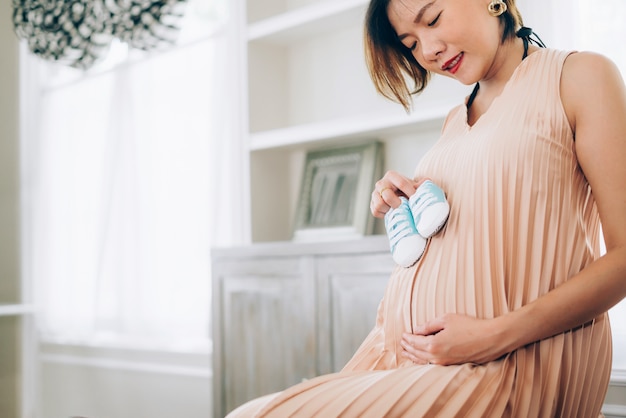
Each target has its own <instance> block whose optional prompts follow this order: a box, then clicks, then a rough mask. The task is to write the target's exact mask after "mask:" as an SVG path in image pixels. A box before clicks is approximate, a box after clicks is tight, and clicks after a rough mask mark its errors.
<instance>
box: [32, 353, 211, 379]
mask: <svg viewBox="0 0 626 418" xmlns="http://www.w3.org/2000/svg"><path fill="white" fill-rule="evenodd" d="M39 358H40V359H41V361H42V362H45V363H55V364H66V365H71V366H83V367H94V368H99V369H110V370H123V371H132V372H140V373H157V374H168V375H176V376H185V377H199V378H206V379H210V378H211V377H213V373H212V372H211V370H210V369H207V368H201V367H189V366H173V365H163V364H158V363H143V362H135V361H126V360H119V359H110V358H102V357H99V358H98V357H96V358H85V357H78V356H72V355H64V354H42V355H40V357H39Z"/></svg>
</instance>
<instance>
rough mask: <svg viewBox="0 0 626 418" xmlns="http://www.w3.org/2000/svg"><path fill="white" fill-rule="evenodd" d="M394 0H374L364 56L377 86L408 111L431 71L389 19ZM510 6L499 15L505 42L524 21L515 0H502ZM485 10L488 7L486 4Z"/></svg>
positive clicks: (372, 0)
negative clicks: (392, 0)
mask: <svg viewBox="0 0 626 418" xmlns="http://www.w3.org/2000/svg"><path fill="white" fill-rule="evenodd" d="M390 1H391V0H371V1H370V3H369V7H368V9H367V14H366V16H365V34H364V36H365V60H366V63H367V68H368V71H369V73H370V77H371V78H372V81H373V82H374V86H375V87H376V90H377V91H378V92H379V93H380V94H382V95H383V96H385V97H386V98H388V99H390V100H393V101H395V102H398V103H400V104H401V105H402V106H403V107H404V108H405V110H406V111H407V112H408V111H409V110H410V108H411V101H412V97H411V96H412V95H414V94H418V93H420V92H421V91H422V90H424V88H425V87H426V85H427V84H428V80H429V79H430V73H429V72H428V71H426V70H425V69H424V68H422V66H421V65H419V64H418V63H417V60H416V59H415V57H414V56H413V54H412V52H411V50H410V49H409V48H407V47H406V46H404V45H403V44H402V42H400V40H399V39H398V36H397V34H396V32H395V30H394V29H393V27H392V26H391V23H390V22H389V18H388V16H387V8H388V6H389V2H390ZM503 1H504V2H505V3H506V4H507V6H508V8H507V11H506V12H505V13H503V14H502V15H501V16H500V17H499V19H500V25H501V26H502V28H503V31H502V40H501V41H502V43H504V42H505V41H506V40H507V39H510V38H513V37H515V33H516V31H517V29H518V28H519V27H521V26H522V25H523V22H522V16H521V14H520V12H519V10H518V8H517V6H516V5H515V0H503ZM485 13H488V12H487V9H486V8H485Z"/></svg>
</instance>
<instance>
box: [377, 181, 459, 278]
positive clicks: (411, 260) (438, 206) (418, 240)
mask: <svg viewBox="0 0 626 418" xmlns="http://www.w3.org/2000/svg"><path fill="white" fill-rule="evenodd" d="M400 200H401V201H402V203H401V204H400V206H398V207H397V208H395V209H393V208H392V209H391V210H389V211H388V212H387V214H386V215H385V229H386V230H387V237H388V238H389V246H390V248H391V255H392V257H393V260H394V261H395V262H396V263H398V265H400V266H402V267H411V266H412V265H413V264H415V263H416V262H417V261H418V260H419V259H420V258H421V257H422V254H424V250H425V249H426V243H427V240H428V238H430V237H432V236H433V235H435V234H436V233H437V232H439V231H440V230H441V228H442V227H443V226H444V225H445V223H446V221H447V220H448V216H449V214H450V205H449V204H448V201H447V200H446V196H445V193H444V192H443V190H441V189H440V188H439V186H437V185H436V184H435V183H433V182H432V181H430V180H426V181H425V182H423V183H422V184H421V185H420V186H419V187H418V188H417V190H416V191H415V193H414V194H413V196H411V197H410V198H408V199H407V198H406V197H400Z"/></svg>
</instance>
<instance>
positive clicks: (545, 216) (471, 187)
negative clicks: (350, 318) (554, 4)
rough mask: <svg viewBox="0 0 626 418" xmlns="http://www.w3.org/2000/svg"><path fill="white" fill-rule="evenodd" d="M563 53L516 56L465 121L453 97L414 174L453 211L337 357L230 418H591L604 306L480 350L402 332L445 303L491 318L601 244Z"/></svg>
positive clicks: (605, 359) (607, 339)
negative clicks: (415, 348) (583, 320)
mask: <svg viewBox="0 0 626 418" xmlns="http://www.w3.org/2000/svg"><path fill="white" fill-rule="evenodd" d="M569 54H570V53H569V52H564V51H557V50H552V49H540V50H538V51H536V52H534V53H531V54H530V55H529V56H528V57H527V58H526V59H524V60H523V61H521V63H520V64H519V66H518V67H517V69H516V70H515V72H514V73H513V75H512V76H511V78H510V80H509V81H508V82H507V84H506V86H505V87H504V90H503V91H502V93H501V94H500V96H499V97H497V98H496V99H495V100H494V101H493V102H492V104H491V106H490V108H489V109H488V111H487V112H486V113H484V114H483V115H482V116H481V117H480V118H479V119H478V121H476V123H475V124H474V125H472V126H470V125H469V124H468V123H467V109H466V106H465V105H464V104H462V105H460V106H458V107H456V108H454V109H453V110H452V111H451V112H450V114H449V115H448V118H447V119H446V123H445V124H444V127H443V130H442V135H441V138H440V139H439V140H438V142H437V143H436V144H435V145H434V146H433V148H432V149H431V150H430V151H429V152H428V153H427V154H426V155H425V156H424V158H423V159H422V161H421V162H420V163H419V165H418V167H417V170H416V174H415V175H416V177H417V178H419V177H430V178H431V179H433V181H434V182H435V183H437V184H438V185H440V186H441V187H442V188H443V189H444V190H445V191H446V193H447V197H448V200H449V203H450V207H451V209H450V218H449V219H448V222H447V224H446V226H445V227H444V229H443V230H442V231H441V232H440V233H439V234H438V235H436V236H434V237H433V238H431V240H430V241H429V244H428V246H427V249H426V252H425V254H424V256H423V257H422V259H421V260H420V261H419V262H418V263H417V264H416V265H415V266H413V267H411V268H402V267H397V268H396V269H395V270H394V271H393V272H392V274H391V277H390V279H389V283H388V286H387V289H386V291H385V294H384V297H383V299H382V301H381V304H380V306H379V308H378V316H377V321H376V325H375V327H374V329H373V330H372V331H371V333H370V334H369V336H368V337H367V338H366V339H365V341H364V342H363V343H362V345H361V347H360V348H359V349H358V350H357V352H356V353H355V354H354V357H353V358H352V359H351V360H350V361H349V362H348V364H347V365H346V366H345V368H344V369H343V370H342V371H341V372H339V373H335V374H330V375H324V376H320V377H317V378H315V379H311V380H309V381H306V382H303V383H301V384H299V385H296V386H293V387H291V388H288V389H286V390H285V391H283V392H280V393H277V394H273V395H269V396H266V397H263V398H259V399H256V400H253V401H251V402H248V403H247V404H245V405H243V406H241V407H239V408H237V409H236V410H235V411H233V412H232V413H231V414H230V415H229V418H231V417H232V418H234V417H280V418H286V417H320V418H331V417H373V418H374V417H375V418H380V417H411V418H417V417H444V418H449V417H523V418H529V417H567V418H571V417H584V418H586V417H598V416H601V412H600V410H601V406H602V403H603V401H604V397H605V394H606V391H607V387H608V383H609V377H610V373H611V333H610V326H609V320H608V316H607V315H606V314H603V315H600V316H599V317H597V318H596V319H595V320H593V321H591V322H589V323H587V324H584V326H581V327H578V328H575V329H573V330H570V331H567V332H564V333H562V334H558V335H556V336H554V337H552V338H547V339H545V340H542V341H539V342H537V343H533V344H530V345H528V346H525V347H523V348H520V349H518V350H516V351H514V352H512V353H509V354H508V355H506V356H504V357H503V358H500V359H498V360H496V361H492V362H490V363H486V364H482V365H475V364H463V365H458V366H437V365H415V364H413V363H412V362H410V361H409V360H406V359H404V358H403V357H401V355H400V353H401V352H402V348H401V347H400V340H401V336H402V333H403V332H405V331H408V332H410V331H411V330H412V329H413V328H414V327H415V326H416V325H419V324H422V323H424V322H426V321H428V320H430V319H433V318H435V317H438V316H441V315H443V314H445V313H450V312H453V313H461V314H467V315H472V316H475V317H478V318H493V317H497V316H499V315H503V314H505V313H507V312H510V311H514V310H516V309H518V308H519V307H521V306H523V305H525V304H527V303H529V302H531V301H533V300H535V299H537V298H539V297H540V296H541V295H543V294H545V293H547V292H549V291H550V290H552V289H554V288H555V287H557V286H559V285H560V284H562V283H563V282H565V281H567V280H568V278H570V277H572V276H573V275H575V274H576V273H578V272H579V271H580V270H582V269H583V268H584V267H585V266H586V265H588V264H589V263H591V262H593V261H594V260H595V259H596V258H598V257H599V253H600V251H599V239H600V238H599V228H600V223H599V217H598V213H597V209H596V205H595V201H594V198H593V195H592V194H591V190H590V187H589V184H588V183H587V181H586V179H585V177H584V175H583V173H582V171H581V169H580V167H579V165H578V162H577V159H576V153H575V148H574V138H573V133H572V130H571V128H570V125H569V123H568V120H567V117H566V115H565V112H564V109H563V106H562V103H561V98H560V77H561V72H562V68H563V63H564V62H565V60H566V58H567V57H568V55H569Z"/></svg>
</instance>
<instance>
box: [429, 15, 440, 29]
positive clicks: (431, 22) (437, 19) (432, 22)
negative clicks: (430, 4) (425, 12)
mask: <svg viewBox="0 0 626 418" xmlns="http://www.w3.org/2000/svg"><path fill="white" fill-rule="evenodd" d="M440 17H441V12H439V14H438V15H437V17H435V18H434V19H433V20H431V21H430V23H429V24H428V26H435V24H437V22H438V21H439V18H440Z"/></svg>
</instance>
